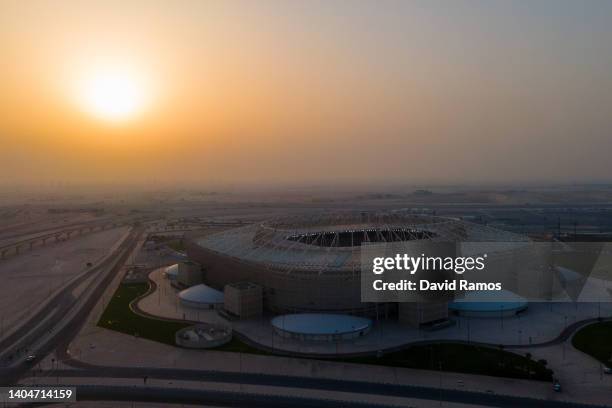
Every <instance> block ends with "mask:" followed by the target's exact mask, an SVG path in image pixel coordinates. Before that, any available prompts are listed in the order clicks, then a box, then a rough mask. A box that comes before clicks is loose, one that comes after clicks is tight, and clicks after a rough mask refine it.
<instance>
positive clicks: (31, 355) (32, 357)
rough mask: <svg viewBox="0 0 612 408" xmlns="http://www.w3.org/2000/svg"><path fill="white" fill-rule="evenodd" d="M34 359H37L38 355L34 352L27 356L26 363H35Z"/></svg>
mask: <svg viewBox="0 0 612 408" xmlns="http://www.w3.org/2000/svg"><path fill="white" fill-rule="evenodd" d="M34 360H36V356H35V355H34V354H30V355H29V356H27V357H26V358H25V362H26V363H33V362H34Z"/></svg>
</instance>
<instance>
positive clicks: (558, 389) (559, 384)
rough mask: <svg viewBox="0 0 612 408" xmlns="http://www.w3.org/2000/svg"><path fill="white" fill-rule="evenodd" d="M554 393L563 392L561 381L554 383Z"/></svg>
mask: <svg viewBox="0 0 612 408" xmlns="http://www.w3.org/2000/svg"><path fill="white" fill-rule="evenodd" d="M553 391H554V392H561V383H560V382H559V380H557V381H555V382H554V383H553Z"/></svg>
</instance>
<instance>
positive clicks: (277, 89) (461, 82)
mask: <svg viewBox="0 0 612 408" xmlns="http://www.w3.org/2000/svg"><path fill="white" fill-rule="evenodd" d="M0 51H1V58H0V145H1V146H2V148H1V149H0V170H2V172H1V174H2V176H0V177H1V178H0V184H5V183H30V184H31V183H34V184H36V183H46V182H56V181H68V182H75V183H98V182H104V183H109V182H110V183H114V182H116V183H127V182H129V183H134V182H136V183H138V182H146V183H159V184H174V183H177V184H184V183H185V184H189V183H197V184H201V185H207V184H219V183H233V184H241V183H244V184H253V183H257V184H268V183H271V184H272V183H296V184H301V183H346V182H351V183H372V182H389V183H394V182H402V183H470V184H477V183H482V182H503V183H507V182H512V183H514V182H534V181H536V182H539V181H554V182H575V181H612V180H611V179H612V164H610V163H612V160H610V158H609V155H610V151H611V150H612V77H611V75H612V74H611V73H612V2H609V1H595V0H593V1H581V2H577V1H560V0H551V1H534V2H527V1H515V2H511V1H508V2H490V1H475V0H474V1H454V0H453V1H401V2H400V1H398V2H394V1H383V2H359V1H334V2H327V1H302V2H297V1H277V2H273V1H244V2H237V1H236V2H212V1H210V2H207V1H186V0H183V1H159V2H154V1H100V2H95V1H73V2H62V1H12V0H3V1H2V2H1V3H0ZM107 67H111V68H117V69H121V70H127V71H129V72H130V73H131V74H130V75H131V78H132V79H134V81H138V83H139V84H140V85H139V86H140V87H141V89H140V90H141V91H142V92H143V94H144V95H145V97H143V98H144V101H145V102H144V103H142V106H140V107H139V110H138V112H137V113H135V114H133V115H132V116H130V117H128V118H126V119H125V120H122V121H112V120H106V119H105V118H101V117H99V116H97V115H95V114H92V112H91V109H90V108H91V107H90V106H88V104H87V103H84V102H83V94H84V92H85V91H84V89H83V81H87V80H89V79H90V77H91V76H94V77H95V75H96V72H98V71H100V70H104V69H106V68H107Z"/></svg>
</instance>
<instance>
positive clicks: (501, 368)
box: [346, 343, 553, 381]
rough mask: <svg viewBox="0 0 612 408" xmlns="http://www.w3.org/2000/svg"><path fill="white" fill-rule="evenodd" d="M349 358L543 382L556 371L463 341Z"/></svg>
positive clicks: (517, 355)
mask: <svg viewBox="0 0 612 408" xmlns="http://www.w3.org/2000/svg"><path fill="white" fill-rule="evenodd" d="M346 361H349V362H355V363H364V364H379V365H386V366H394V367H408V368H418V369H425V370H442V371H453V372H458V373H467V374H481V375H489V376H494V377H508V378H524V379H533V380H540V381H551V380H552V374H553V372H552V370H549V369H548V368H546V366H545V364H543V363H542V362H539V361H535V360H532V359H531V358H528V357H526V356H523V355H519V354H515V353H511V352H508V351H504V350H500V349H497V348H490V347H482V346H475V345H468V344H462V343H437V344H432V345H419V346H412V347H409V348H407V349H405V350H401V351H397V352H393V353H389V354H385V355H383V356H382V357H359V358H353V359H348V360H346Z"/></svg>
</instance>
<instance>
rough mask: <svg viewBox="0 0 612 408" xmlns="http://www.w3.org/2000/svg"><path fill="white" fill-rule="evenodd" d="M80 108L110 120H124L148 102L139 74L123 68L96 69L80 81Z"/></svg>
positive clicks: (139, 111) (144, 86)
mask: <svg viewBox="0 0 612 408" xmlns="http://www.w3.org/2000/svg"><path fill="white" fill-rule="evenodd" d="M80 88H81V89H80V93H81V104H82V108H83V109H84V110H85V111H87V112H88V113H90V114H92V115H94V116H95V117H97V118H99V119H102V120H106V121H112V122H121V121H127V120H130V119H132V118H134V117H136V116H137V115H138V114H140V113H141V112H142V111H143V110H144V109H145V107H146V105H147V103H148V95H147V89H146V85H145V84H144V83H143V79H142V77H139V75H138V74H137V73H135V72H132V71H130V70H127V69H104V70H97V71H95V72H92V73H90V74H88V75H86V76H84V78H83V79H82V81H81V85H80Z"/></svg>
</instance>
